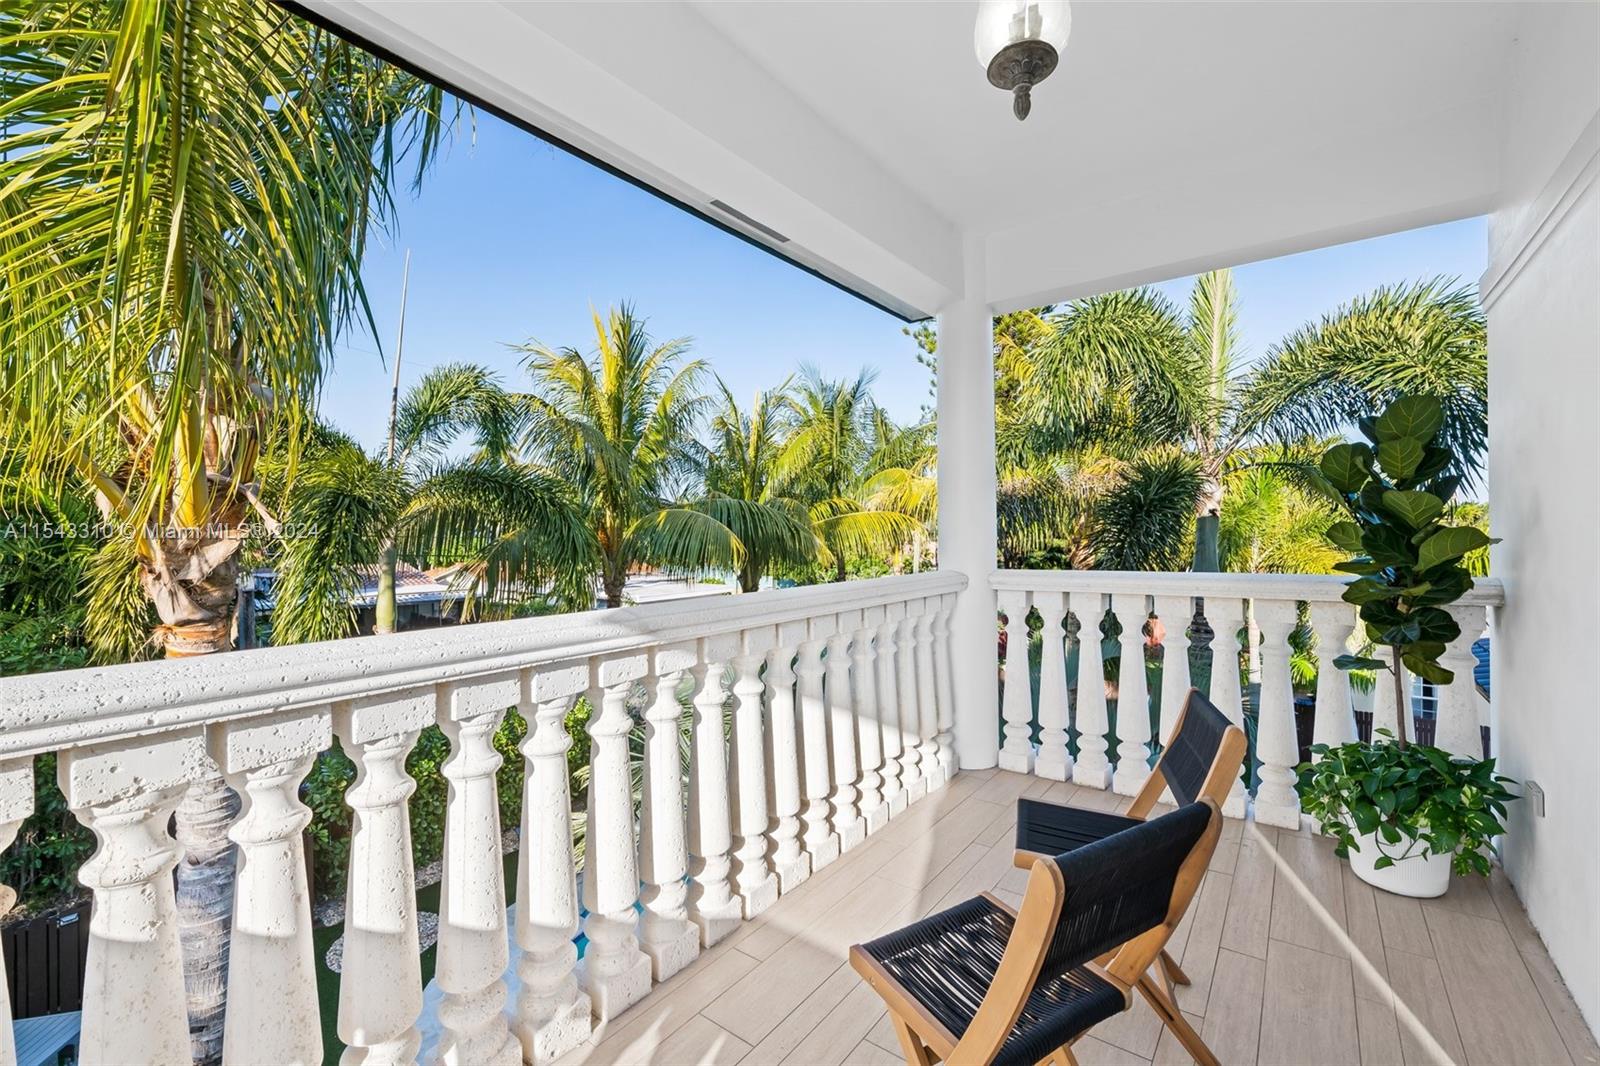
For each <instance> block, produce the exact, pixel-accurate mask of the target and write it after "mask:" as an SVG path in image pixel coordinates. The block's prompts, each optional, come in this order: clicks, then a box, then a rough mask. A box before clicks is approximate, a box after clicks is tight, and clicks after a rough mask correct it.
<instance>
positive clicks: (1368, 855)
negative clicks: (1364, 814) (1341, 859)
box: [1350, 833, 1450, 899]
mask: <svg viewBox="0 0 1600 1066" xmlns="http://www.w3.org/2000/svg"><path fill="white" fill-rule="evenodd" d="M1356 843H1357V844H1358V845H1359V847H1358V848H1351V849H1350V869H1352V870H1354V871H1355V872H1356V876H1357V877H1359V878H1361V880H1363V881H1365V882H1366V883H1367V884H1369V885H1371V886H1373V887H1374V888H1381V889H1383V890H1384V891H1385V892H1393V893H1394V894H1395V895H1397V896H1412V897H1415V898H1417V899H1432V898H1434V897H1435V896H1442V895H1444V894H1445V892H1446V891H1448V890H1449V888H1450V856H1449V855H1424V854H1423V851H1424V850H1425V849H1426V847H1427V845H1425V844H1423V843H1422V842H1421V841H1420V840H1419V841H1417V842H1415V843H1413V844H1412V845H1411V850H1410V852H1409V853H1408V854H1407V855H1406V857H1405V858H1398V857H1396V858H1395V861H1394V865H1393V866H1386V867H1384V868H1383V869H1381V870H1379V869H1377V868H1376V866H1375V864H1376V863H1377V861H1378V859H1379V857H1380V856H1382V855H1383V852H1381V851H1379V850H1378V840H1377V837H1375V836H1372V835H1370V834H1365V835H1364V834H1361V833H1357V834H1356ZM1392 850H1393V849H1391V851H1392Z"/></svg>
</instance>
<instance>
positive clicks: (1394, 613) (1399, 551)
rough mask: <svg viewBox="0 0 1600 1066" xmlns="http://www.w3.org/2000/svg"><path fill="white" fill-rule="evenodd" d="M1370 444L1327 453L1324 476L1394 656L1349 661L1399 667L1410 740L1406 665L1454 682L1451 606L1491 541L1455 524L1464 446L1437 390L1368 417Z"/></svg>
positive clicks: (1335, 537)
mask: <svg viewBox="0 0 1600 1066" xmlns="http://www.w3.org/2000/svg"><path fill="white" fill-rule="evenodd" d="M1359 425H1360V428H1361V432H1362V434H1363V435H1364V436H1365V437H1366V438H1367V442H1358V443H1345V444H1336V445H1334V446H1333V447H1332V448H1329V449H1328V450H1327V452H1326V453H1325V454H1324V455H1323V457H1322V462H1321V464H1320V466H1319V470H1320V473H1321V478H1320V484H1321V487H1322V488H1323V489H1324V491H1326V492H1327V494H1328V496H1329V498H1330V499H1332V500H1333V501H1334V502H1335V503H1336V504H1337V505H1338V506H1339V508H1340V509H1341V511H1342V512H1343V513H1344V515H1345V516H1346V517H1345V519H1344V520H1342V521H1339V522H1336V523H1334V524H1333V525H1332V526H1330V527H1329V528H1328V531H1327V537H1328V539H1329V540H1330V541H1332V542H1333V543H1334V544H1335V545H1337V546H1338V547H1340V548H1343V549H1344V550H1346V551H1348V552H1352V553H1354V557H1353V558H1351V559H1348V560H1346V561H1344V562H1342V563H1338V564H1336V565H1335V567H1334V569H1336V570H1340V571H1343V572H1345V573H1349V574H1354V575H1356V580H1354V581H1352V582H1351V583H1350V585H1349V587H1348V588H1346V589H1345V592H1344V599H1345V602H1347V603H1351V604H1354V605H1355V606H1356V608H1357V611H1358V613H1359V615H1360V617H1361V621H1362V624H1363V626H1364V627H1365V632H1366V636H1367V639H1368V640H1369V641H1371V643H1372V644H1374V645H1377V646H1380V647H1386V648H1389V649H1390V658H1389V660H1388V661H1387V662H1386V661H1384V660H1383V659H1379V658H1374V657H1371V656H1361V655H1344V656H1340V657H1339V659H1337V660H1336V664H1337V665H1338V666H1339V667H1340V668H1342V669H1367V670H1389V671H1391V673H1392V674H1393V683H1394V686H1395V707H1396V722H1395V727H1396V728H1395V734H1394V737H1395V743H1396V744H1397V745H1398V746H1399V747H1401V748H1404V747H1405V746H1406V732H1407V730H1406V726H1407V722H1406V719H1407V717H1409V716H1408V715H1407V714H1406V708H1407V706H1408V704H1409V701H1408V700H1407V699H1406V698H1405V693H1404V681H1403V678H1404V674H1403V671H1402V670H1401V666H1402V665H1403V666H1404V667H1405V669H1406V670H1409V671H1411V673H1413V674H1415V675H1417V676H1418V677H1421V678H1424V679H1426V680H1428V681H1432V682H1434V683H1435V684H1440V685H1447V684H1449V683H1450V682H1451V681H1452V680H1453V679H1454V676H1455V675H1454V674H1453V673H1452V672H1451V671H1450V670H1449V669H1447V668H1446V667H1444V666H1442V665H1440V663H1439V657H1440V656H1441V655H1443V654H1444V651H1445V646H1446V645H1447V644H1449V642H1450V641H1452V640H1455V639H1456V638H1457V637H1459V636H1460V635H1461V627H1460V626H1459V625H1457V624H1456V621H1455V619H1454V618H1452V617H1451V616H1450V613H1449V612H1448V611H1446V610H1445V609H1444V608H1445V606H1446V605H1447V604H1450V603H1454V602H1455V601H1456V600H1458V599H1460V598H1461V597H1462V595H1464V594H1465V593H1466V592H1467V590H1468V589H1470V588H1471V587H1472V574H1471V572H1470V571H1469V570H1468V569H1467V567H1466V566H1465V565H1464V563H1463V557H1465V556H1466V555H1467V554H1468V553H1469V552H1473V551H1476V550H1478V549H1481V548H1483V547H1485V546H1486V545H1488V544H1489V543H1491V541H1490V538H1489V536H1488V534H1486V533H1484V532H1483V531H1482V530H1481V529H1477V528H1475V527H1473V526H1452V525H1449V524H1447V522H1446V521H1445V519H1446V518H1447V517H1448V514H1449V511H1448V504H1449V501H1450V498H1451V497H1452V496H1454V495H1455V493H1456V489H1457V488H1458V487H1459V486H1460V484H1461V476H1460V475H1459V474H1456V473H1453V472H1452V471H1454V470H1456V469H1459V465H1460V464H1459V462H1458V460H1457V457H1456V453H1455V451H1454V450H1453V449H1452V448H1451V447H1450V446H1449V444H1448V439H1447V437H1446V436H1445V435H1444V434H1443V433H1442V431H1443V429H1444V427H1445V416H1444V408H1443V406H1442V405H1441V404H1440V403H1439V401H1438V400H1436V399H1433V398H1432V397H1427V396H1403V397H1401V398H1400V399H1398V400H1395V401H1394V402H1393V403H1391V404H1390V405H1389V406H1388V408H1386V409H1385V410H1384V412H1383V413H1382V414H1381V415H1379V416H1377V417H1376V418H1363V419H1361V420H1360V422H1359Z"/></svg>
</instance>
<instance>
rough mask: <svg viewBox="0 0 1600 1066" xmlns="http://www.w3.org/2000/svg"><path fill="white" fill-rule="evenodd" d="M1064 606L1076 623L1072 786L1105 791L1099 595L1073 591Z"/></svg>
mask: <svg viewBox="0 0 1600 1066" xmlns="http://www.w3.org/2000/svg"><path fill="white" fill-rule="evenodd" d="M1067 595H1068V605H1069V607H1070V608H1071V610H1072V613H1073V615H1075V616H1076V617H1077V619H1078V760H1077V762H1075V763H1074V764H1073V766H1072V782H1073V784H1076V785H1082V786H1084V787H1085V788H1100V789H1104V788H1109V787H1110V785H1111V762H1110V760H1109V759H1107V758H1106V750H1107V744H1106V732H1107V730H1109V729H1110V728H1111V721H1110V716H1109V715H1108V714H1107V712H1106V681H1105V653H1104V651H1103V650H1102V648H1101V640H1102V639H1103V638H1102V634H1101V631H1100V622H1101V619H1102V618H1104V617H1105V603H1104V599H1103V597H1102V596H1101V594H1100V593H1099V592H1095V591H1082V592H1080V591H1077V590H1073V591H1071V592H1069V593H1068V594H1067Z"/></svg>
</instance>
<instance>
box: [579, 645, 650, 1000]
mask: <svg viewBox="0 0 1600 1066" xmlns="http://www.w3.org/2000/svg"><path fill="white" fill-rule="evenodd" d="M647 668H648V664H647V662H646V657H645V656H643V655H628V656H623V657H620V658H607V659H597V660H594V661H592V662H591V664H590V680H589V692H590V701H591V704H593V702H594V694H595V693H596V692H597V691H598V693H599V705H598V706H592V707H591V711H590V714H591V717H590V718H589V741H590V748H589V797H588V804H587V807H586V811H585V824H584V857H583V905H584V908H585V909H586V910H588V912H589V914H588V917H586V918H585V919H584V922H583V933H584V935H585V936H586V937H588V939H589V944H588V949H587V950H586V951H585V952H584V956H583V961H582V963H581V964H580V966H579V970H580V971H581V974H582V976H581V979H582V981H583V983H584V987H585V988H586V989H587V990H588V992H589V1000H590V1002H591V1003H592V1004H593V1005H594V1013H595V1017H597V1018H599V1019H600V1020H601V1021H606V1020H609V1019H611V1018H615V1017H616V1016H617V1015H619V1014H621V1013H622V1012H623V1011H625V1010H627V1009H628V1008H629V1007H631V1006H632V1005H633V1004H635V1003H637V1002H639V1000H641V999H643V998H644V997H645V996H646V995H648V994H649V992H650V959H649V957H648V956H647V955H645V953H644V952H643V951H641V950H640V949H639V939H638V935H637V930H638V922H639V918H638V914H637V913H636V912H635V910H634V908H635V906H636V905H637V904H638V902H639V865H638V860H637V855H636V853H635V850H634V839H633V824H634V818H633V773H632V767H631V765H630V763H629V756H628V733H629V732H630V731H631V730H632V727H633V722H632V719H631V718H630V717H629V716H628V697H629V695H630V694H631V693H632V691H633V687H634V685H635V683H637V682H638V681H639V680H640V679H641V678H643V677H644V675H645V672H646V670H647Z"/></svg>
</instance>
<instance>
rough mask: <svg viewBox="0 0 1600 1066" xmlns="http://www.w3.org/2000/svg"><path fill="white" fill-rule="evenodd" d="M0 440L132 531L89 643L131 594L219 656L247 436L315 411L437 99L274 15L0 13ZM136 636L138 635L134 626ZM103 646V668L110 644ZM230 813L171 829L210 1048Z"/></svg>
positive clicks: (72, 7) (252, 459) (222, 968)
mask: <svg viewBox="0 0 1600 1066" xmlns="http://www.w3.org/2000/svg"><path fill="white" fill-rule="evenodd" d="M0 59H3V63H4V71H5V74H4V77H5V80H6V83H7V86H6V92H5V93H4V98H3V99H4V102H3V104H0V190H4V191H3V193H0V233H3V234H4V239H3V240H0V275H3V276H4V277H5V278H6V283H5V285H4V286H3V287H0V351H3V352H4V353H5V354H4V361H3V364H0V367H3V369H0V439H4V440H6V441H7V442H9V443H11V444H12V445H13V446H14V447H17V448H18V449H19V450H20V452H21V453H22V454H21V476H22V477H23V478H24V479H25V480H27V481H29V482H31V483H33V484H36V485H41V486H44V485H49V484H53V483H56V482H61V481H68V482H71V483H73V484H77V485H82V486H84V487H85V488H86V489H87V490H90V491H92V492H93V494H94V498H95V502H96V503H97V504H98V506H99V508H100V510H101V511H102V513H103V514H104V515H105V517H106V518H107V519H108V520H111V521H113V522H115V523H118V524H119V525H121V526H122V527H123V528H124V529H125V530H126V536H123V537H119V538H114V542H115V545H116V546H115V547H114V548H111V549H110V550H109V552H108V553H107V554H106V555H105V556H104V557H103V558H100V559H98V560H97V562H98V563H100V564H101V565H97V566H92V567H91V568H90V574H91V577H92V579H93V580H94V581H95V585H94V589H93V593H92V595H91V598H90V602H89V612H90V614H91V616H92V621H91V624H90V626H89V629H90V632H91V633H101V634H104V633H108V632H119V631H120V632H124V633H125V632H126V631H127V628H128V626H127V625H126V624H124V625H121V626H119V625H118V624H117V622H116V621H114V620H113V619H111V618H108V617H107V616H108V615H110V614H112V613H113V612H116V611H119V610H123V609H126V608H129V607H136V608H141V609H142V605H141V604H139V602H138V600H137V599H135V598H134V597H130V596H129V595H128V594H127V593H128V589H129V586H130V583H137V585H138V586H139V587H140V588H141V589H142V591H143V593H144V600H145V602H147V603H150V604H153V605H154V608H155V611H156V614H157V615H158V616H159V619H160V624H159V625H157V626H156V627H155V628H154V629H153V630H151V631H150V632H149V633H148V636H149V638H150V639H151V640H152V641H154V643H155V645H156V646H157V647H159V648H161V649H162V650H164V651H165V653H166V654H167V655H169V656H187V655H198V654H207V653H210V652H215V651H220V650H223V649H225V648H227V647H228V646H229V614H230V612H231V609H232V606H233V602H234V596H235V592H234V576H235V571H236V568H237V556H238V552H239V547H240V545H241V543H242V542H243V540H244V538H245V530H246V526H247V525H248V524H249V523H250V522H251V520H252V519H253V518H255V517H257V516H258V515H259V516H260V517H261V520H262V522H263V523H264V524H265V525H267V526H268V527H269V528H271V527H272V526H273V525H274V524H275V523H274V522H273V520H272V519H271V516H270V515H265V514H261V512H260V509H259V508H258V503H259V500H258V498H257V495H256V492H255V475H256V461H257V458H258V456H259V454H260V451H261V448H262V445H263V435H264V434H265V432H266V431H267V429H268V426H269V425H270V424H272V423H273V420H274V419H276V418H280V417H281V418H287V419H290V420H293V419H295V418H298V417H302V416H303V414H304V412H305V411H306V410H307V409H308V408H309V407H310V405H311V403H312V401H313V399H314V397H315V395H316V389H317V386H318V384H319V383H320V381H321V378H322V373H323V370H324V367H325V366H326V365H327V359H328V355H329V352H330V349H331V346H332V343H333V341H334V339H335V338H336V337H337V336H338V335H339V334H340V332H341V331H342V330H343V329H344V328H345V327H346V325H347V324H348V323H349V322H350V320H351V318H352V316H353V315H354V314H356V313H358V312H359V310H360V309H361V308H362V307H363V298H362V294H361V280H360V262H361V254H362V250H363V247H364V244H365V239H366V234H367V231H368V227H369V226H370V225H372V224H373V223H374V222H378V223H380V224H381V223H382V221H383V220H384V219H385V218H386V217H387V216H388V207H389V190H390V188H391V185H392V183H393V179H394V177H395V175H396V172H397V167H398V166H399V164H400V160H401V159H402V158H405V157H407V156H409V157H411V158H413V159H415V161H416V162H417V165H418V167H419V173H420V168H422V167H425V166H426V165H427V162H428V161H429V159H430V158H431V157H432V155H433V153H434V151H435V149H436V148H437V147H438V145H439V141H440V137H441V131H442V128H443V124H442V121H441V110H442V107H443V96H442V94H441V93H440V92H439V91H438V90H437V89H434V88H432V87H431V86H428V85H426V84H425V83H423V82H421V81H419V80H417V79H415V78H413V77H411V76H409V75H406V74H404V73H401V72H399V71H397V70H395V69H394V68H393V67H390V66H388V65H387V64H384V63H382V62H381V61H379V60H377V59H376V58H374V57H372V56H371V55H369V54H367V53H366V52H363V51H362V50H360V49H358V48H355V47H353V46H351V45H349V44H347V43H346V42H344V41H342V40H340V39H339V38H338V37H336V36H334V35H332V34H329V33H326V32H324V31H321V30H318V29H316V28H314V27H312V26H311V25H309V24H308V23H306V22H304V21H303V20H301V19H299V18H297V17H295V16H293V15H290V14H289V13H287V12H286V11H284V10H282V9H280V8H278V7H277V6H275V5H273V4H271V3H269V2H268V0H236V2H230V3H222V2H219V0H191V2H189V3H184V4H164V3H154V4H80V3H73V2H70V0H41V2H39V3H34V4H27V5H21V6H20V7H19V6H17V5H8V6H6V7H5V8H4V9H3V10H0ZM134 624H137V623H134ZM102 650H106V649H104V648H102ZM236 802H237V801H236V798H232V797H231V796H230V794H229V792H228V790H227V789H226V786H225V785H223V783H222V780H221V777H220V776H218V775H215V774H213V775H211V776H210V777H209V778H207V779H205V780H203V781H201V782H199V783H197V784H196V785H195V786H193V787H192V788H191V789H190V791H189V794H188V796H187V798H186V799H185V801H184V803H183V805H182V807H180V809H179V813H178V835H179V837H180V840H181V841H182V843H183V844H184V848H185V853H186V857H185V860H184V862H183V863H182V865H181V866H180V867H179V896H180V907H179V910H180V923H181V926H182V934H183V938H184V947H185V951H184V955H185V966H186V976H187V978H188V988H189V995H190V1011H191V1028H192V1031H193V1033H194V1052H195V1057H196V1059H197V1060H202V1061H212V1060H215V1059H216V1058H217V1057H218V1055H219V1054H220V1046H221V1022H222V1005H223V989H224V988H225V983H226V982H225V972H226V955H225V945H226V938H225V936H224V935H219V931H220V930H221V929H222V927H225V926H226V923H227V920H228V915H229V912H230V908H231V880H230V878H231V871H232V867H233V855H232V851H231V845H229V844H228V842H227V840H226V838H225V837H224V836H223V835H222V831H223V829H225V827H226V823H227V821H228V820H229V819H230V818H231V811H232V805H233V804H235V803H236Z"/></svg>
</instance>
